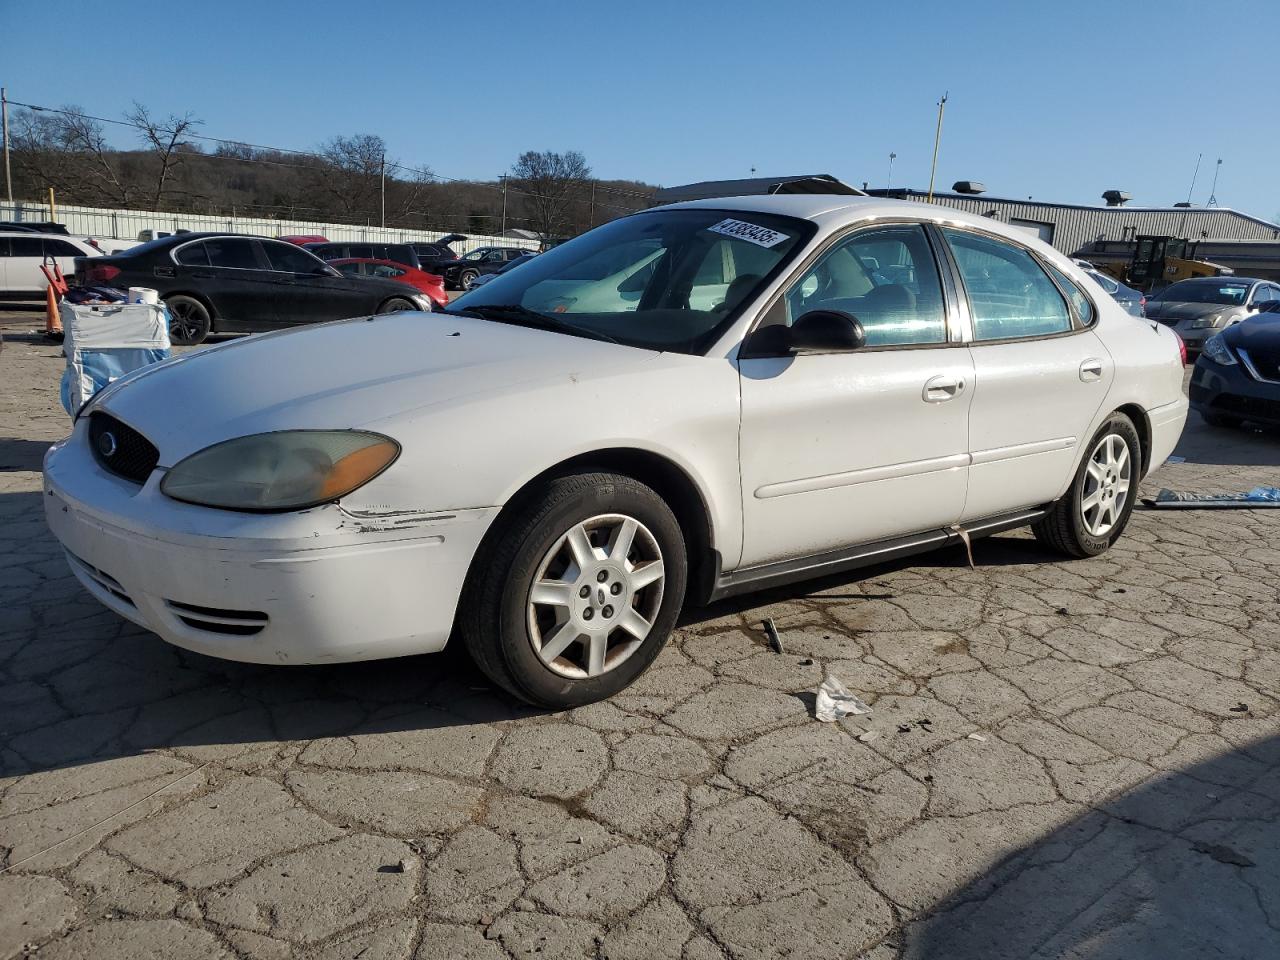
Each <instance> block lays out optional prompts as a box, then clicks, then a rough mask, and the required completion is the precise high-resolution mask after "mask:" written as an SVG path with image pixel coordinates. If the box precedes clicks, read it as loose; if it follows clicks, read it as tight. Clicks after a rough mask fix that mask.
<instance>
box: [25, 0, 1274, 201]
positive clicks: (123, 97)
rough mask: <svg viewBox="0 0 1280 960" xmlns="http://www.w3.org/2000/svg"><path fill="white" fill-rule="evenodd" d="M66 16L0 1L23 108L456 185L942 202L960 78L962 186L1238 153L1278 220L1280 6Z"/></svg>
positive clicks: (284, 9) (165, 7)
mask: <svg viewBox="0 0 1280 960" xmlns="http://www.w3.org/2000/svg"><path fill="white" fill-rule="evenodd" d="M50 10H51V8H50V7H49V5H48V4H47V3H46V2H30V0H0V36H4V37H5V40H4V42H3V48H4V56H3V59H0V83H3V84H4V85H5V86H7V87H8V89H9V95H10V97H12V98H14V99H17V100H24V101H27V102H32V103H44V104H54V105H56V104H63V103H76V104H78V105H80V106H81V107H83V108H84V109H85V110H86V111H87V112H89V113H94V114H98V115H100V116H113V117H114V116H118V115H119V114H120V113H121V112H122V111H124V110H125V109H127V108H128V107H129V105H130V103H131V102H132V101H133V100H139V101H141V102H143V103H145V104H147V105H148V106H150V107H151V108H152V109H153V110H155V111H158V112H162V113H163V112H168V111H178V112H181V111H184V110H191V111H193V112H194V113H195V114H196V115H197V116H199V117H200V118H201V119H203V120H204V122H205V123H204V127H203V129H202V132H204V133H206V134H209V135H211V136H218V137H227V138H230V139H239V140H244V141H249V142H254V143H264V144H271V145H275V146H283V147H291V148H295V149H310V148H313V147H314V146H315V145H316V144H318V143H319V142H320V141H322V140H324V139H326V138H327V137H329V136H332V135H333V134H336V133H344V134H351V133H377V134H380V135H382V136H383V137H384V138H386V140H387V142H388V144H389V145H390V148H391V153H392V155H393V156H394V157H395V158H396V159H398V160H400V161H402V162H405V163H409V164H423V163H424V164H426V165H428V166H430V167H431V168H432V169H433V170H434V171H436V172H437V173H440V174H444V175H446V176H452V177H464V178H491V177H495V176H496V175H498V174H499V173H501V172H503V171H504V170H506V169H507V168H508V167H509V166H510V165H511V163H512V161H513V160H514V159H515V157H516V156H517V155H518V154H519V153H520V152H521V151H523V150H527V149H553V150H567V149H577V150H581V151H582V152H583V153H584V154H586V156H587V159H588V161H589V163H590V164H591V166H592V168H593V170H594V171H595V173H596V174H597V175H598V176H601V177H618V178H623V177H625V178H635V179H640V180H647V181H649V182H652V183H660V184H676V183H684V182H688V181H691V180H702V179H717V178H727V177H735V176H749V175H750V170H751V168H752V167H755V168H757V170H758V171H759V172H760V173H761V174H762V175H763V174H775V173H785V174H790V173H811V172H829V173H833V174H835V175H836V176H839V177H841V178H842V179H844V180H847V181H849V182H851V183H855V184H861V183H862V182H863V181H864V180H865V181H869V182H870V183H871V185H872V186H883V185H884V184H885V180H886V177H887V175H888V155H889V153H890V152H891V151H892V152H894V153H896V154H897V155H898V156H897V160H896V162H895V164H894V172H893V181H894V184H895V185H899V186H900V185H908V186H916V187H920V188H923V187H925V186H926V185H927V183H928V177H929V160H930V152H931V150H932V146H933V129H934V119H935V103H936V101H937V99H938V97H939V96H940V95H941V94H942V92H943V91H944V90H945V91H949V93H950V101H949V102H948V104H947V112H946V120H945V125H944V129H943V140H942V150H941V155H940V158H939V164H938V184H939V185H940V186H941V187H949V186H950V185H951V183H952V182H954V181H955V180H958V179H975V180H981V181H983V182H985V183H986V184H987V187H988V189H989V192H990V193H992V194H993V195H999V196H1009V197H1026V196H1034V197H1035V198H1037V199H1042V200H1057V201H1065V202H1088V203H1095V202H1101V201H1100V200H1099V196H1100V194H1101V193H1102V191H1103V190H1105V189H1108V188H1112V187H1118V188H1120V189H1124V190H1128V191H1129V192H1130V193H1132V194H1133V196H1134V200H1135V202H1139V203H1150V204H1169V203H1173V202H1175V201H1178V200H1184V199H1186V195H1187V190H1188V187H1189V186H1190V183H1191V177H1192V172H1193V169H1194V167H1195V163H1196V155H1197V154H1198V153H1201V152H1203V153H1204V161H1203V163H1202V165H1201V169H1200V178H1199V180H1198V182H1197V185H1196V189H1195V193H1194V196H1193V198H1192V199H1193V200H1194V201H1195V202H1196V203H1204V202H1205V201H1206V200H1207V199H1208V196H1209V187H1210V183H1211V181H1212V178H1213V172H1214V164H1215V161H1216V160H1217V158H1218V157H1222V159H1223V164H1222V167H1221V177H1220V180H1219V184H1218V189H1217V198H1218V201H1219V203H1220V204H1221V205H1223V206H1232V207H1235V208H1237V209H1240V210H1244V211H1246V212H1248V213H1252V214H1255V215H1257V216H1262V217H1266V218H1268V219H1270V218H1272V217H1275V216H1276V215H1277V214H1278V213H1280V175H1277V172H1278V171H1280V107H1278V102H1277V99H1276V89H1277V88H1276V83H1275V80H1274V71H1273V70H1272V69H1271V68H1270V65H1269V64H1268V63H1266V62H1265V61H1266V59H1267V58H1269V57H1270V56H1271V50H1272V48H1273V47H1274V44H1275V40H1276V38H1277V37H1280V2H1277V0H1226V2H1220V0H1215V2H1213V3H1205V2H1203V0H1201V2H1198V3H1193V2H1185V0H1163V2H1145V3H1135V2H1123V0H1112V2H1108V3H1095V2H1092V0H1073V2H1069V3H1068V2H1052V3H1050V2H1043V0H1022V2H1002V0H966V2H963V3H960V2H943V0H938V2H912V0H883V2H879V3H874V4H868V3H855V2H836V0H828V2H826V3H807V2H797V0H791V2H787V3H781V2H778V0H762V2H756V0H737V2H731V3H730V2H724V3H721V2H704V3H698V2H693V0H685V2H671V0H647V2H645V3H643V4H638V3H634V2H628V3H611V4H605V3H579V2H570V0H562V2H557V0H544V2H540V3H538V2H530V0H519V2H516V3H508V2H507V0H470V2H468V0H455V2H452V3H448V4H445V3H406V2H396V0H386V2H378V3H359V2H356V3H353V2H344V3H331V2H322V0H313V2H306V3H303V2H295V0H255V2H242V0H215V2H211V3H200V4H196V3H192V2H184V0H166V2H153V0H134V2H128V0H118V2H114V3H101V2H95V3H81V2H73V3H68V4H64V5H62V6H60V7H59V8H58V14H57V19H58V20H59V21H60V22H61V23H62V24H65V25H69V26H71V27H72V29H70V30H69V31H68V32H67V33H66V34H65V35H64V37H63V38H60V37H53V38H51V35H50V16H51V14H50ZM472 10H474V11H475V13H474V14H472V13H469V11H472ZM76 46H79V47H80V48H81V49H83V50H85V52H86V55H85V57H84V60H83V62H82V63H78V62H77V60H76V58H75V55H74V53H73V52H72V50H73V49H74V48H75V47H76ZM113 48H114V50H118V51H119V53H120V56H119V57H118V58H113ZM126 139H127V138H126Z"/></svg>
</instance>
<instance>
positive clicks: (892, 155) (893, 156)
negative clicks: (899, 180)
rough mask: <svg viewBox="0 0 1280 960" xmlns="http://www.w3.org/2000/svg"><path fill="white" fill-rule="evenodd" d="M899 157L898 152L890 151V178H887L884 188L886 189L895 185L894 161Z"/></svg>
mask: <svg viewBox="0 0 1280 960" xmlns="http://www.w3.org/2000/svg"><path fill="white" fill-rule="evenodd" d="M897 159H898V155H897V154H896V153H893V152H890V154H889V179H888V180H886V181H885V184H884V188H885V189H886V190H888V189H889V188H890V187H892V186H893V161H895V160H897Z"/></svg>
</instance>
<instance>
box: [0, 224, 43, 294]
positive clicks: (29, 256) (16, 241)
mask: <svg viewBox="0 0 1280 960" xmlns="http://www.w3.org/2000/svg"><path fill="white" fill-rule="evenodd" d="M6 260H7V263H6V264H5V266H6V267H7V270H6V273H7V280H6V283H7V285H8V289H9V291H10V292H11V293H32V294H36V293H38V294H40V295H41V296H44V290H45V287H47V286H48V285H49V282H48V281H47V280H46V279H45V278H44V274H43V273H41V272H40V264H41V263H43V262H44V241H43V240H42V239H41V237H40V234H38V233H33V234H31V235H30V236H26V237H10V238H9V256H8V257H7V258H6Z"/></svg>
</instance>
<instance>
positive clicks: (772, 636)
mask: <svg viewBox="0 0 1280 960" xmlns="http://www.w3.org/2000/svg"><path fill="white" fill-rule="evenodd" d="M764 635H765V636H766V637H768V638H769V646H771V647H773V652H774V653H786V651H785V650H783V649H782V637H780V636H778V628H777V626H776V625H775V624H774V622H773V617H765V618H764Z"/></svg>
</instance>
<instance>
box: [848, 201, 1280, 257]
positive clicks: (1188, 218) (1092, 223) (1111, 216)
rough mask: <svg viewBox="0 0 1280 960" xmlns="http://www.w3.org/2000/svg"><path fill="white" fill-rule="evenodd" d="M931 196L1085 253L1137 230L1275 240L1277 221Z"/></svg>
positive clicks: (1178, 210) (1191, 210) (1188, 210)
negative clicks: (1100, 244)
mask: <svg viewBox="0 0 1280 960" xmlns="http://www.w3.org/2000/svg"><path fill="white" fill-rule="evenodd" d="M957 186H959V185H957ZM867 193H868V194H870V195H871V196H876V197H891V198H895V199H900V200H924V198H925V194H924V193H922V192H920V191H917V190H907V189H901V190H899V189H893V190H868V191H867ZM933 202H934V203H940V204H944V205H946V206H949V207H958V208H959V209H961V210H965V211H967V212H969V213H976V214H978V215H979V216H983V217H991V218H992V219H993V220H1000V221H1001V222H1003V223H1009V224H1012V225H1014V226H1017V227H1025V228H1026V229H1028V230H1030V231H1032V232H1033V233H1035V234H1037V235H1038V236H1039V237H1040V239H1042V240H1044V241H1045V242H1046V243H1051V244H1053V246H1055V247H1057V248H1058V249H1059V250H1061V251H1062V252H1063V253H1066V254H1070V255H1073V256H1080V257H1085V258H1087V257H1088V256H1089V254H1090V253H1093V252H1097V251H1100V250H1102V249H1104V248H1103V247H1101V246H1095V244H1099V243H1107V244H1109V245H1110V244H1115V243H1117V242H1119V243H1130V244H1131V243H1132V242H1133V240H1134V238H1135V237H1138V236H1162V237H1183V238H1185V239H1187V240H1262V241H1280V224H1274V223H1270V222H1268V221H1266V220H1260V219H1258V218H1257V217H1251V216H1249V215H1248V214H1244V213H1239V212H1238V211H1235V210H1229V209H1227V208H1225V207H1129V206H1106V207H1090V206H1081V205H1076V204H1069V203H1042V202H1039V201H1034V200H1007V199H1004V198H1001V197H988V196H985V195H982V194H979V193H937V192H935V193H934V195H933ZM1112 249H1114V247H1112Z"/></svg>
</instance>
